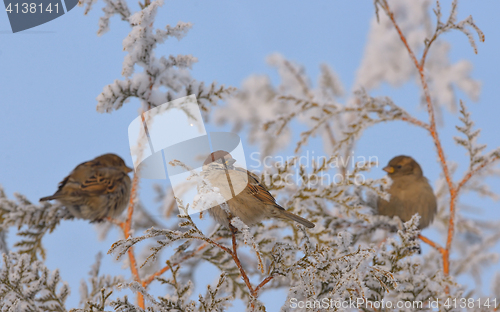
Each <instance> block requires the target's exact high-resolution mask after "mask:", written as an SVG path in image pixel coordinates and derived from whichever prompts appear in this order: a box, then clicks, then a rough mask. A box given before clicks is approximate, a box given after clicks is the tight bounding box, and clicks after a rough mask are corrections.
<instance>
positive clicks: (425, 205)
mask: <svg viewBox="0 0 500 312" xmlns="http://www.w3.org/2000/svg"><path fill="white" fill-rule="evenodd" d="M383 170H384V171H386V172H387V173H388V174H389V177H390V178H391V180H392V184H391V186H390V188H389V190H388V193H389V194H390V195H391V198H390V199H389V201H386V200H385V199H382V198H380V197H379V198H378V200H377V209H378V214H380V215H384V216H388V217H394V216H398V217H399V218H400V219H401V220H402V221H403V222H406V221H408V220H410V219H411V217H412V216H413V215H414V214H416V213H418V214H419V215H420V225H419V229H424V228H426V227H427V226H429V224H430V223H431V222H432V221H433V220H434V216H435V215H436V212H437V201H436V196H435V195H434V192H433V191H432V187H431V186H430V184H429V181H428V180H427V178H426V177H424V175H423V172H422V168H420V165H419V164H418V163H417V162H416V161H415V160H414V159H413V158H411V157H409V156H396V157H394V158H393V159H391V160H390V161H389V164H388V165H387V166H386V167H385V168H384V169H383Z"/></svg>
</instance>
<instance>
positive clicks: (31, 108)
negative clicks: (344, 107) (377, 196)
mask: <svg viewBox="0 0 500 312" xmlns="http://www.w3.org/2000/svg"><path fill="white" fill-rule="evenodd" d="M372 2H373V1H368V0H364V1H312V2H307V3H306V2H305V1H284V0H280V1H251V2H242V1H239V2H234V1H229V0H224V1H193V0H186V1H179V0H177V1H166V2H165V4H164V6H163V7H162V8H160V10H159V13H158V16H157V19H156V26H157V27H161V28H162V27H164V26H165V25H167V24H170V25H172V26H173V25H175V24H176V23H177V22H178V21H184V22H192V23H193V24H194V25H193V29H192V30H191V31H190V32H189V33H188V35H187V36H186V37H185V38H184V39H183V40H181V41H177V40H176V39H170V40H168V41H167V42H166V43H165V44H163V45H161V46H159V48H158V49H157V51H156V53H157V54H160V55H161V54H163V55H169V54H172V55H176V54H192V55H194V56H196V57H197V58H198V59H199V62H198V63H197V64H195V65H194V67H193V71H192V73H193V76H194V77H195V78H197V79H198V80H202V81H206V82H207V83H209V82H211V81H214V80H216V81H217V82H219V83H222V84H225V85H232V86H240V84H241V82H242V81H243V80H244V79H245V78H246V77H248V76H249V75H251V74H260V73H263V74H268V75H270V76H271V77H272V78H273V79H274V81H277V74H276V73H275V72H274V70H273V69H272V68H269V67H268V66H267V65H266V63H265V57H266V56H267V55H269V54H271V53H273V52H280V53H282V54H283V55H284V56H285V57H287V58H288V59H290V60H293V61H296V62H297V63H300V64H302V65H303V66H304V67H305V68H306V70H307V73H308V74H309V77H311V79H313V81H315V79H316V77H317V76H318V74H319V65H320V64H321V63H323V62H326V63H328V64H329V65H330V66H331V67H332V68H333V69H334V70H335V71H336V72H337V73H338V75H339V77H340V78H341V80H342V82H343V84H344V86H345V88H346V90H347V91H348V92H349V91H350V87H351V85H352V83H353V81H354V79H355V75H356V70H357V68H358V66H359V64H360V60H361V58H362V56H363V53H364V50H363V48H364V45H365V40H366V37H367V31H368V29H369V23H370V21H371V18H372V17H373V15H374V9H373V4H372ZM134 3H135V1H134ZM449 3H450V1H442V8H443V11H444V12H448V8H449ZM101 7H102V3H97V4H96V5H95V7H94V9H93V10H92V11H91V12H90V13H89V14H88V16H84V15H83V10H82V9H81V8H78V7H77V8H75V9H73V10H72V11H70V12H69V13H68V14H65V15H64V16H62V17H60V18H58V19H56V20H54V21H51V22H49V23H47V24H44V25H41V26H38V27H36V28H33V29H30V30H27V31H24V32H21V33H17V34H12V33H11V31H10V26H9V23H8V18H7V14H6V13H0V73H1V75H0V94H1V97H0V107H1V108H2V114H1V115H0V133H1V135H0V146H1V151H2V152H1V153H0V162H1V164H2V166H0V184H1V185H2V186H3V187H4V188H5V190H6V192H7V194H9V196H11V195H12V194H13V193H14V192H19V193H21V194H24V195H26V196H27V197H28V198H29V199H30V200H32V201H34V202H37V201H38V198H40V197H42V196H46V195H49V194H52V193H53V192H54V191H55V189H56V186H57V183H58V182H59V181H60V180H61V179H62V178H63V177H64V176H66V175H67V174H68V173H69V171H70V170H71V169H72V168H73V167H74V166H75V165H76V164H78V163H80V162H82V161H85V160H88V159H91V158H93V157H95V156H96V155H99V154H103V153H106V152H114V153H117V154H119V155H122V156H123V157H124V159H125V160H126V162H127V163H128V164H131V158H130V153H129V149H128V138H127V127H128V125H129V123H130V122H131V121H132V120H133V119H134V118H135V117H136V116H137V109H138V108H139V105H138V102H137V101H134V100H133V101H131V102H130V103H127V104H125V105H124V107H123V108H122V109H120V110H118V111H116V112H113V113H112V114H99V113H97V112H96V111H95V106H96V100H95V98H96V97H97V95H98V94H99V93H100V92H101V91H102V89H103V87H104V86H105V85H107V84H109V83H111V82H112V81H113V80H115V79H120V78H121V76H120V73H121V66H122V61H123V57H124V56H125V53H124V52H123V51H122V40H123V39H124V38H125V36H126V35H127V34H128V31H129V27H128V26H127V24H126V23H124V22H121V21H120V20H119V19H118V18H117V17H114V18H112V19H111V26H110V28H111V30H110V31H109V32H108V33H106V34H104V35H103V36H101V37H98V36H97V35H96V31H97V23H98V18H99V17H100V16H101V15H102V12H101V11H100V8H101ZM135 9H136V8H134V10H135ZM499 10H500V2H498V1H493V0H490V1H484V0H483V1H473V0H462V1H460V2H459V11H458V12H459V14H458V18H459V20H461V19H463V18H465V17H466V16H468V15H469V14H470V15H472V16H473V17H474V20H475V21H476V23H477V25H478V26H479V27H480V28H481V29H482V30H483V31H484V33H485V35H486V42H485V43H479V44H478V50H479V54H477V55H476V54H474V53H473V50H472V48H471V47H470V45H469V43H468V41H467V38H466V37H465V36H464V35H463V34H461V33H458V32H453V33H449V34H446V35H445V36H444V38H446V39H447V40H449V41H450V42H451V43H452V49H451V52H450V55H451V60H452V61H457V60H459V59H466V60H469V61H470V62H472V64H473V66H474V70H473V73H472V76H473V78H475V79H478V80H480V81H481V82H482V93H481V97H480V99H479V101H478V102H477V103H472V102H471V100H470V99H468V98H466V97H464V96H463V94H460V93H459V94H458V95H459V97H462V98H463V99H464V100H465V102H466V104H467V105H468V107H469V110H470V111H471V112H472V117H473V119H474V120H475V121H476V126H477V127H478V128H480V129H482V134H481V137H480V139H479V142H480V143H485V144H488V149H487V150H490V149H492V148H495V147H497V146H500V136H499V135H498V134H499V132H500V131H499V130H500V126H499V123H498V116H499V115H500V105H498V103H497V98H498V96H497V93H496V92H497V90H498V83H499V75H500V71H499V69H500V60H499V58H498V51H499V49H500V27H499V26H500V25H499V19H498V12H499ZM444 15H445V16H447V13H445V14H444ZM417 91H418V89H417V88H416V87H415V85H414V84H407V85H404V86H402V87H401V88H400V89H397V90H394V89H392V88H389V87H388V86H382V87H381V88H380V89H377V90H375V91H374V92H373V93H372V94H374V95H382V94H384V95H389V96H392V97H393V99H394V101H395V102H396V104H398V105H401V106H403V107H404V108H405V109H407V110H408V111H410V112H411V113H414V114H415V115H416V116H418V117H419V118H422V119H424V120H427V117H426V113H425V112H424V111H423V110H421V109H419V108H418V106H417V103H418V100H419V97H418V96H419V95H418V92H417ZM457 117H458V116H457V115H456V114H455V115H454V114H450V113H448V112H445V118H444V126H443V127H441V128H440V129H439V130H440V137H441V138H442V140H443V144H444V148H445V151H446V153H447V155H448V156H449V157H450V159H453V160H455V161H457V162H459V163H461V164H466V163H467V159H468V156H467V155H466V154H465V150H464V149H463V148H461V147H458V146H456V145H455V144H454V142H453V139H452V137H453V136H455V135H457V132H456V130H455V128H454V125H456V124H458V119H457ZM216 129H218V128H216V127H215V126H214V125H213V124H207V131H211V130H212V131H213V130H216ZM225 130H227V129H225ZM241 136H242V137H243V138H244V137H245V134H244V133H243V134H241ZM314 144H316V145H314ZM314 144H313V145H311V146H309V147H308V148H310V149H313V150H315V151H316V152H321V151H322V149H321V146H318V145H317V143H314ZM251 150H252V147H248V148H247V151H251ZM356 152H357V153H360V154H364V155H378V156H379V159H380V161H381V162H382V163H385V162H387V161H388V160H389V159H390V158H392V157H393V156H395V155H399V154H409V155H412V156H414V157H415V158H416V159H417V161H419V162H420V164H421V165H422V167H423V168H424V173H425V175H426V176H427V177H428V178H429V179H430V180H431V181H435V180H436V178H437V177H438V175H439V172H440V171H439V170H440V168H439V165H438V163H437V162H436V156H435V155H436V154H435V151H434V147H433V144H432V141H431V138H430V136H428V135H427V134H423V130H421V129H418V128H415V127H411V126H409V125H406V124H403V123H400V122H397V123H392V124H383V125H379V126H377V127H375V128H371V129H369V130H368V131H366V133H365V135H364V136H363V137H362V139H361V140H360V142H359V145H358V148H357V150H356ZM247 160H248V158H247ZM464 168H465V166H463V167H462V169H464ZM459 172H463V171H461V170H459ZM372 174H373V176H374V177H379V176H382V175H383V174H382V172H373V173H372ZM457 177H458V176H457ZM491 185H492V187H493V188H494V189H496V190H497V191H500V186H499V183H498V180H492V181H491ZM142 190H143V191H144V192H143V196H144V197H147V196H148V195H151V196H152V193H151V192H150V191H149V186H148V184H147V183H145V184H144V186H143V187H142ZM464 199H465V202H468V201H469V202H471V203H479V204H480V205H482V206H483V207H484V211H483V215H486V213H487V215H488V216H491V217H494V218H499V217H500V213H499V211H498V209H496V210H495V208H496V207H498V203H492V202H491V201H487V200H482V199H478V198H476V197H473V196H468V197H464ZM145 201H146V202H148V200H145ZM155 208H156V207H152V208H151V209H152V210H154V209H155ZM429 231H432V230H429ZM431 233H432V232H431ZM108 237H109V238H108V239H107V240H105V241H98V240H97V235H96V233H95V231H94V230H93V228H92V225H89V224H88V223H87V222H84V221H71V222H65V223H63V224H62V225H61V226H60V227H59V228H57V229H56V231H55V232H54V233H52V234H50V235H49V236H48V237H47V238H46V245H47V247H48V261H47V264H48V266H49V268H51V269H55V268H60V269H61V271H62V278H63V280H66V281H68V283H69V284H70V286H71V288H72V296H71V298H70V301H69V305H68V306H72V307H73V306H75V305H76V304H77V302H78V286H79V280H80V279H81V278H82V277H86V274H81V272H87V271H88V270H89V268H90V265H91V264H92V263H93V262H94V254H95V253H97V251H99V250H101V251H103V252H104V253H106V251H107V250H108V248H109V246H110V244H111V243H112V242H113V241H114V239H113V238H116V237H117V232H112V233H111V234H110V235H109V236H108ZM13 238H14V237H13V235H11V239H13ZM11 241H12V240H11ZM63 256H64V258H63ZM109 258H110V257H109V256H107V258H106V259H105V261H104V263H105V267H106V268H107V270H109V271H110V272H112V273H123V274H128V271H127V270H123V269H121V268H120V266H121V265H120V264H118V263H113V261H112V260H111V259H109ZM74 263H77V265H78V270H77V271H76V272H74ZM485 281H488V278H486V279H485ZM208 282H211V281H208ZM486 288H488V287H486ZM272 294H273V293H269V294H266V295H264V296H263V299H264V300H266V303H268V304H269V305H270V306H271V307H279V306H281V304H282V301H281V302H275V301H273V299H272V298H273V295H272Z"/></svg>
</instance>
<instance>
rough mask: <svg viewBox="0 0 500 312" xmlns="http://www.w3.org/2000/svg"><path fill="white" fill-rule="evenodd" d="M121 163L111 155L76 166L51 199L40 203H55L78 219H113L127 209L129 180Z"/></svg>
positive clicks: (124, 166)
mask: <svg viewBox="0 0 500 312" xmlns="http://www.w3.org/2000/svg"><path fill="white" fill-rule="evenodd" d="M132 170H133V169H131V168H129V167H127V166H126V165H125V162H124V161H123V159H122V158H121V157H120V156H118V155H115V154H104V155H101V156H99V157H96V158H94V159H92V160H90V161H86V162H84V163H81V164H79V165H78V166H76V168H75V169H73V171H71V173H70V174H69V175H68V176H67V177H66V178H64V180H62V181H61V182H60V183H59V188H58V190H57V191H56V192H55V193H54V195H51V196H47V197H43V198H40V201H46V200H53V199H55V200H57V201H59V202H60V203H61V204H63V205H64V206H66V207H67V208H68V210H69V211H70V212H71V214H72V215H73V216H75V217H76V218H80V219H87V220H91V221H99V220H102V219H104V218H106V217H117V216H119V215H120V214H121V213H122V212H123V210H125V208H126V207H127V203H128V201H129V197H130V187H131V180H130V177H129V176H128V173H129V172H130V171H132Z"/></svg>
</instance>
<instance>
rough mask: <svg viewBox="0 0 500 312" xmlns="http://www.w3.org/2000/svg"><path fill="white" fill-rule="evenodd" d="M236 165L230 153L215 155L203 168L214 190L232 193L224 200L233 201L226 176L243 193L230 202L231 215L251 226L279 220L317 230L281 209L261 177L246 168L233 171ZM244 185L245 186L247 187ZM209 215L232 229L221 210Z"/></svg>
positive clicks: (310, 223) (217, 152)
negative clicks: (271, 219)
mask: <svg viewBox="0 0 500 312" xmlns="http://www.w3.org/2000/svg"><path fill="white" fill-rule="evenodd" d="M235 162H236V161H235V160H234V159H233V157H232V156H231V154H229V153H228V152H225V151H216V152H214V153H212V154H210V156H208V157H207V159H206V160H205V162H204V165H203V170H204V175H205V177H206V178H207V179H208V180H209V181H210V183H211V184H212V186H215V187H218V188H219V190H220V191H221V193H229V194H226V195H224V197H225V198H231V197H232V196H231V193H230V190H229V188H228V182H227V181H228V180H227V175H229V176H230V179H231V184H232V185H233V186H234V188H235V189H243V191H242V192H241V193H239V194H237V195H236V196H234V197H233V198H231V199H229V200H228V201H227V204H228V207H229V211H230V212H231V214H232V215H233V216H235V217H238V218H240V219H241V221H243V223H245V224H246V225H248V226H250V225H252V224H255V223H257V222H260V221H261V220H262V219H264V218H279V219H287V220H292V221H296V222H299V223H300V224H302V225H304V226H305V227H308V228H313V227H314V223H312V222H309V221H308V220H306V219H304V218H302V217H299V216H297V215H295V214H293V213H291V212H288V211H286V210H285V209H284V208H283V207H281V206H280V205H278V204H277V203H276V200H275V199H274V197H273V196H272V195H271V193H269V191H268V190H267V189H266V187H265V186H264V185H262V184H261V183H260V181H259V179H258V177H257V176H256V175H255V174H253V173H251V172H250V171H247V170H245V169H243V168H239V167H234V166H233V164H234V163H235ZM226 169H227V172H226ZM241 183H246V186H245V185H242V184H241ZM209 213H210V215H211V216H212V217H214V219H215V220H217V222H219V223H220V224H222V225H224V226H226V227H229V222H228V215H227V213H226V212H225V211H224V210H223V209H222V208H221V207H220V206H215V207H212V208H210V209H209Z"/></svg>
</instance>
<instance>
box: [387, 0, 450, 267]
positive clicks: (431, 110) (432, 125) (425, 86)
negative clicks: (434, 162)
mask: <svg viewBox="0 0 500 312" xmlns="http://www.w3.org/2000/svg"><path fill="white" fill-rule="evenodd" d="M381 5H382V8H383V9H384V11H385V12H386V13H387V16H388V17H389V18H390V20H391V22H392V24H393V26H394V28H395V29H396V31H397V32H398V34H399V38H400V39H401V41H402V42H403V44H404V45H405V47H406V50H407V51H408V54H409V55H410V58H411V59H412V61H413V63H414V64H415V67H416V69H417V71H418V73H419V76H420V82H421V84H422V90H423V93H424V96H425V101H426V103H427V113H428V114H429V124H428V127H427V130H428V131H429V132H430V134H431V136H432V139H433V141H434V145H435V146H436V149H437V152H438V156H439V161H440V163H441V167H442V169H443V173H444V176H445V179H446V182H447V184H448V189H449V190H450V220H449V226H448V239H447V243H446V249H444V251H442V252H441V254H442V255H443V271H444V273H445V275H448V274H449V262H450V258H449V254H450V253H449V252H450V248H451V242H452V239H453V233H454V221H455V201H456V197H457V189H456V188H455V186H454V184H453V180H452V178H451V174H450V171H449V169H448V164H447V162H446V157H445V155H444V150H443V147H442V145H441V141H440V140H439V136H438V132H437V129H436V119H435V115H434V106H433V104H432V99H431V95H430V91H429V86H428V84H427V79H426V76H425V72H424V64H425V57H426V56H427V51H428V49H429V47H426V49H425V53H424V55H423V56H422V59H421V61H420V62H419V61H418V60H417V57H416V56H415V53H414V52H413V50H412V49H411V47H410V45H409V44H408V41H407V40H406V37H405V35H404V34H403V32H402V30H401V28H400V27H399V25H398V23H397V22H396V19H395V17H394V13H393V12H392V11H391V9H390V7H389V4H388V3H387V1H383V3H382V4H381ZM434 40H435V38H432V41H434ZM432 41H431V42H432ZM429 45H430V44H428V46H429ZM429 241H430V240H429Z"/></svg>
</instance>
